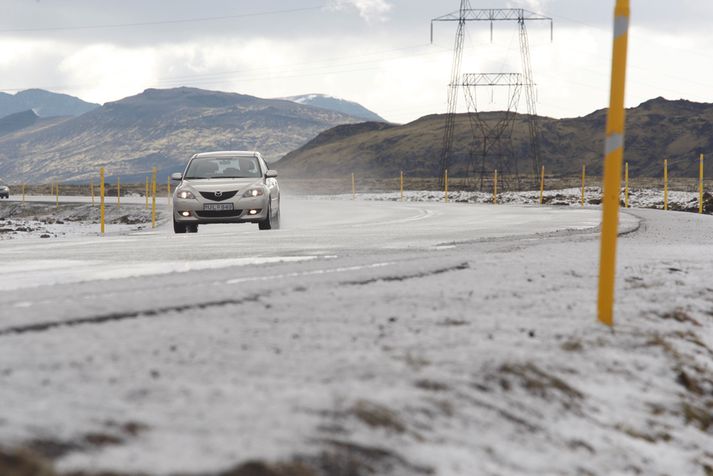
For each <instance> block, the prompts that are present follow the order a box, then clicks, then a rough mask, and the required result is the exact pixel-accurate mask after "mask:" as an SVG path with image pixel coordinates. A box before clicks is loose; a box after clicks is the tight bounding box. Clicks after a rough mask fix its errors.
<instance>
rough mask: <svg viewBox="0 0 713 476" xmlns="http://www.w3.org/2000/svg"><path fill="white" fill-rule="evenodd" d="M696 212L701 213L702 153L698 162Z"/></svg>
mask: <svg viewBox="0 0 713 476" xmlns="http://www.w3.org/2000/svg"><path fill="white" fill-rule="evenodd" d="M698 213H703V154H701V157H700V160H699V164H698Z"/></svg>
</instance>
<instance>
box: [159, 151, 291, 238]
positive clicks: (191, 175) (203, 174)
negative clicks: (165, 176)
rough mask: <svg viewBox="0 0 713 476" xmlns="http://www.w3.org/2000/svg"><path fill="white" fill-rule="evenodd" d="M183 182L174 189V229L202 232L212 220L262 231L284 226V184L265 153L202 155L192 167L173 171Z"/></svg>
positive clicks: (214, 153)
mask: <svg viewBox="0 0 713 476" xmlns="http://www.w3.org/2000/svg"><path fill="white" fill-rule="evenodd" d="M171 179H172V180H176V181H180V184H179V185H178V186H177V187H176V190H175V191H174V193H173V231H174V232H176V233H186V232H188V233H196V232H198V225H200V224H209V223H257V224H258V227H259V228H260V229H261V230H274V229H277V228H279V227H280V187H279V185H278V183H277V172H276V171H274V170H270V169H269V168H268V167H267V164H266V163H265V161H264V160H263V158H262V156H260V153H259V152H252V151H251V152H245V151H223V152H205V153H201V154H196V155H194V156H193V157H191V159H190V160H189V161H188V165H186V169H185V171H184V172H183V174H181V173H175V174H173V175H171Z"/></svg>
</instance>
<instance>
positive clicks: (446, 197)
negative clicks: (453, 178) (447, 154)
mask: <svg viewBox="0 0 713 476" xmlns="http://www.w3.org/2000/svg"><path fill="white" fill-rule="evenodd" d="M443 179H444V180H443V182H444V185H445V192H446V193H445V196H444V198H445V200H446V203H448V169H446V173H445V175H444V176H443Z"/></svg>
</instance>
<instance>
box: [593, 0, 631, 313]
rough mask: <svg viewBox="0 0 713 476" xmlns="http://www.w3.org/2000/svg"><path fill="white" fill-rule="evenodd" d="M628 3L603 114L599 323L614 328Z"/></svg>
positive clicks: (621, 12)
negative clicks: (606, 108) (604, 124)
mask: <svg viewBox="0 0 713 476" xmlns="http://www.w3.org/2000/svg"><path fill="white" fill-rule="evenodd" d="M629 12H630V8H629V0H616V7H615V9H614V41H613V43H614V44H613V47H612V73H611V96H610V103H609V112H608V114H607V126H606V144H605V147H604V150H605V160H604V180H603V186H602V190H603V196H602V234H601V251H600V260H599V294H598V297H597V311H598V318H599V321H600V322H602V323H603V324H605V325H607V326H610V327H613V326H614V279H615V275H616V242H617V235H618V226H619V196H620V193H621V164H622V162H623V159H624V123H625V121H624V118H625V110H624V90H625V86H626V56H627V47H628V32H629Z"/></svg>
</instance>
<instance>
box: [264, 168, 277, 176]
mask: <svg viewBox="0 0 713 476" xmlns="http://www.w3.org/2000/svg"><path fill="white" fill-rule="evenodd" d="M265 178H277V170H268V171H267V172H265Z"/></svg>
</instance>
